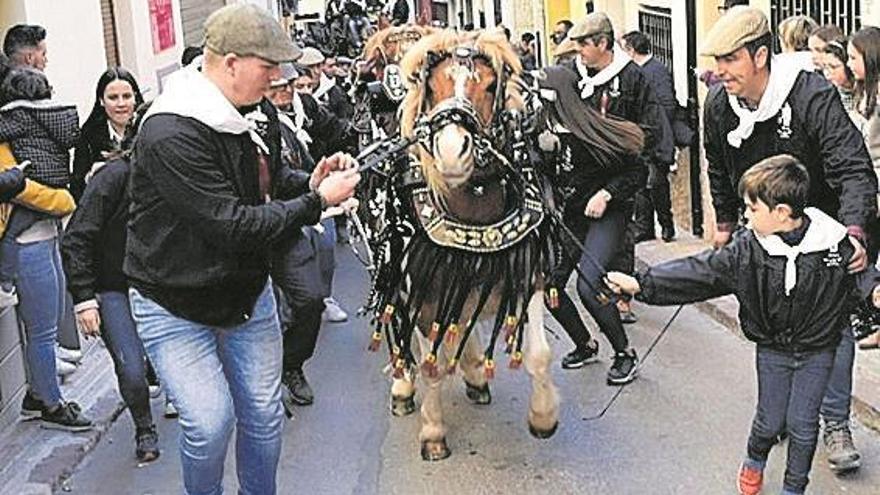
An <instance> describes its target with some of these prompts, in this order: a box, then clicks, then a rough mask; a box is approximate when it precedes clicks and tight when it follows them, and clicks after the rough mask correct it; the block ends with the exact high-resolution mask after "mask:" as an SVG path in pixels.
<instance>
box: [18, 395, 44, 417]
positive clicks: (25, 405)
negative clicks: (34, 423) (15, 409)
mask: <svg viewBox="0 0 880 495" xmlns="http://www.w3.org/2000/svg"><path fill="white" fill-rule="evenodd" d="M44 407H45V406H43V403H42V402H40V401H39V400H38V399H37V398H36V397H34V395H33V394H32V393H31V391H30V390H28V391H27V392H25V394H24V399H22V400H21V413H20V416H21V419H22V420H23V421H30V420H32V419H40V416H41V415H42V414H43V408H44Z"/></svg>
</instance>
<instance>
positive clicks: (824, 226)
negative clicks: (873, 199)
mask: <svg viewBox="0 0 880 495" xmlns="http://www.w3.org/2000/svg"><path fill="white" fill-rule="evenodd" d="M804 214H805V215H807V216H808V217H809V218H810V226H809V227H808V228H807V233H806V234H804V238H803V240H802V241H801V242H800V244H798V245H796V246H789V245H788V244H786V243H785V241H783V240H782V238H781V237H779V236H778V235H776V234H770V235H767V236H760V235H757V234H755V238H756V239H758V243H759V244H760V245H761V247H762V248H764V251H766V252H767V254H768V255H770V256H785V295H786V296H788V295H791V290H792V289H793V288H794V286H795V284H797V264H796V261H797V258H798V256H800V255H801V254H809V253H816V252H820V251H832V252H834V251H837V245H838V244H839V243H840V241H842V240H843V239H844V238H845V237H846V227H844V226H843V225H841V224H840V223H838V222H837V220H834V219H833V218H831V217H829V216H828V215H827V214H826V213H825V212H823V211H822V210H820V209H818V208H805V209H804Z"/></svg>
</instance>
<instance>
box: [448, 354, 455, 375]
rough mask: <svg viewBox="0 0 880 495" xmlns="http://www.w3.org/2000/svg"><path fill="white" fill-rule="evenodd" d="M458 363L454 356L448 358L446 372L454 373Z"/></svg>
mask: <svg viewBox="0 0 880 495" xmlns="http://www.w3.org/2000/svg"><path fill="white" fill-rule="evenodd" d="M457 364H458V361H457V360H456V359H455V358H449V362H448V363H446V374H448V375H454V374H455V367H456V365H457Z"/></svg>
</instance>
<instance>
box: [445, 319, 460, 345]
mask: <svg viewBox="0 0 880 495" xmlns="http://www.w3.org/2000/svg"><path fill="white" fill-rule="evenodd" d="M456 340H458V324H456V323H453V324H451V325H449V328H447V329H446V343H447V344H449V345H452V344H455V341H456Z"/></svg>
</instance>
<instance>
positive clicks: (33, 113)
mask: <svg viewBox="0 0 880 495" xmlns="http://www.w3.org/2000/svg"><path fill="white" fill-rule="evenodd" d="M79 135H80V133H79V117H78V116H77V114H76V107H74V106H73V105H64V104H59V103H55V102H53V101H51V100H39V101H24V100H16V101H14V102H11V103H8V104H7V105H6V106H4V107H3V110H2V112H0V142H9V143H11V144H12V152H13V154H14V155H15V159H16V160H17V161H19V162H23V161H25V160H30V161H31V166H30V167H28V169H27V171H26V172H25V175H27V177H28V178H30V179H32V180H35V181H37V182H39V183H40V184H43V185H46V186H50V187H67V185H68V183H69V182H70V155H69V153H68V150H69V149H70V148H73V146H74V145H76V143H77V141H78V140H79Z"/></svg>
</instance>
